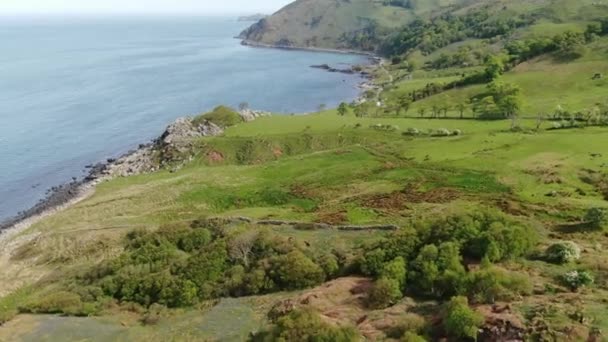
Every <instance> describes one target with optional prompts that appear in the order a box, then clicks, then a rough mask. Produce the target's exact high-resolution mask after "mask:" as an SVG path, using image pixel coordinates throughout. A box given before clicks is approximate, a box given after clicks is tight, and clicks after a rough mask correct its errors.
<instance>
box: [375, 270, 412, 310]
mask: <svg viewBox="0 0 608 342" xmlns="http://www.w3.org/2000/svg"><path fill="white" fill-rule="evenodd" d="M401 297H403V294H402V293H401V290H400V289H399V281H397V280H395V279H390V278H380V279H378V280H377V281H376V282H375V283H374V286H373V287H372V288H371V289H370V292H369V295H368V297H367V302H368V305H369V307H370V308H373V309H384V308H387V307H389V306H391V305H393V304H395V303H396V302H397V301H398V300H399V299H401Z"/></svg>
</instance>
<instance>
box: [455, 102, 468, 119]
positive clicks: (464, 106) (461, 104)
mask: <svg viewBox="0 0 608 342" xmlns="http://www.w3.org/2000/svg"><path fill="white" fill-rule="evenodd" d="M467 108H468V106H467V104H466V103H464V102H459V103H458V104H456V110H457V111H458V113H460V118H461V119H463V118H464V112H465V111H466V110H467Z"/></svg>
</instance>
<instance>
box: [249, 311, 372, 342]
mask: <svg viewBox="0 0 608 342" xmlns="http://www.w3.org/2000/svg"><path fill="white" fill-rule="evenodd" d="M360 339H361V338H360V336H359V334H358V333H357V331H356V330H355V329H353V328H350V327H336V326H334V325H331V324H329V323H326V322H324V321H323V320H322V319H321V317H319V314H317V313H316V312H314V311H312V310H311V309H307V310H294V311H292V312H290V313H289V314H288V315H286V316H283V317H281V318H279V319H277V322H276V325H275V326H274V327H273V328H272V329H271V330H270V331H268V332H262V333H258V334H256V335H255V336H253V337H252V339H251V340H252V341H259V342H266V341H268V342H274V341H284V342H352V341H358V340H360Z"/></svg>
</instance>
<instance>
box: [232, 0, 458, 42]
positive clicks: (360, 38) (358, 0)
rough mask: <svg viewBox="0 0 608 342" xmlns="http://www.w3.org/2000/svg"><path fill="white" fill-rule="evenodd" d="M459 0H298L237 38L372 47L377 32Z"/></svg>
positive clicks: (388, 29)
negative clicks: (416, 0)
mask: <svg viewBox="0 0 608 342" xmlns="http://www.w3.org/2000/svg"><path fill="white" fill-rule="evenodd" d="M460 2H464V1H463V0H443V1H428V2H424V4H421V5H416V4H414V3H413V4H412V5H402V6H392V5H388V4H385V2H383V1H376V0H298V1H296V2H294V3H292V4H290V5H288V6H286V7H284V8H283V9H281V10H280V11H278V12H277V13H275V14H274V15H272V16H270V17H268V18H266V19H263V20H261V21H259V22H258V23H256V24H254V25H253V26H251V27H250V28H248V29H247V30H245V31H243V33H241V35H240V38H242V39H243V40H244V41H245V42H246V43H250V44H264V45H272V46H281V47H304V48H308V47H317V48H336V49H359V50H373V49H374V47H375V45H376V44H375V43H376V42H375V41H374V40H375V39H376V37H377V36H378V35H379V33H382V32H389V31H390V30H394V29H395V28H397V27H400V26H403V25H405V24H407V23H409V22H411V21H412V20H413V19H414V18H415V17H416V15H419V14H423V13H427V12H430V11H433V10H437V9H439V8H442V7H443V6H447V5H451V4H455V3H460ZM386 3H388V2H386ZM392 3H398V2H392ZM408 3H409V2H408Z"/></svg>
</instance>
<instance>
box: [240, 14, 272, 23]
mask: <svg viewBox="0 0 608 342" xmlns="http://www.w3.org/2000/svg"><path fill="white" fill-rule="evenodd" d="M266 17H268V15H267V14H263V13H256V14H251V15H243V16H240V17H239V18H238V21H260V20H262V19H264V18H266Z"/></svg>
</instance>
